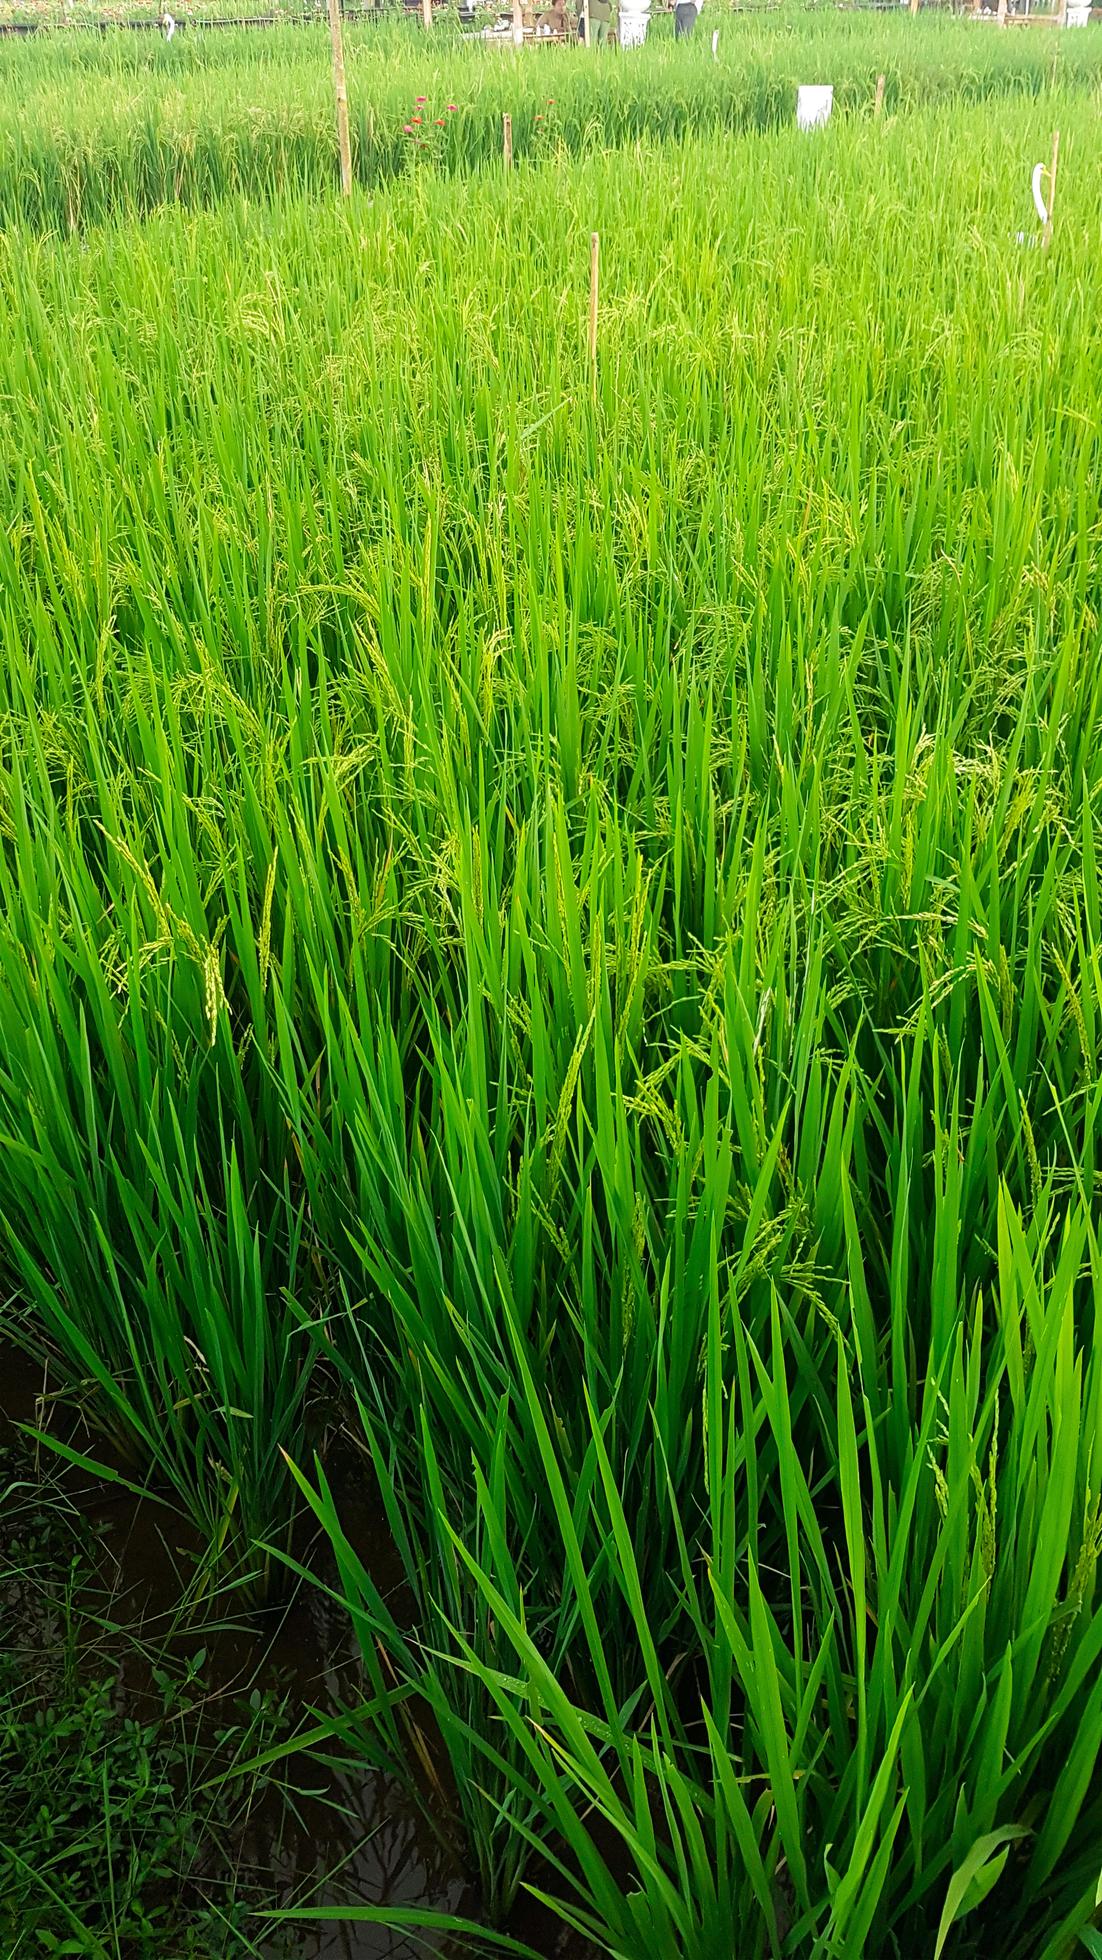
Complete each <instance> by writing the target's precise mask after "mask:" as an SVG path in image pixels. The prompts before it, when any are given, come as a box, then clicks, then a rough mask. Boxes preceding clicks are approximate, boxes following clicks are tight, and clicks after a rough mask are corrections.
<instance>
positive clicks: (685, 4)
mask: <svg viewBox="0 0 1102 1960" xmlns="http://www.w3.org/2000/svg"><path fill="white" fill-rule="evenodd" d="M699 12H700V7H699V6H698V4H697V0H677V5H676V6H675V8H674V10H673V31H674V35H675V37H676V39H677V40H679V41H683V40H684V39H685V36H686V35H687V34H691V33H692V31H693V28H694V27H695V26H696V17H697V15H698V13H699Z"/></svg>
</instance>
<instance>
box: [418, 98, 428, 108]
mask: <svg viewBox="0 0 1102 1960" xmlns="http://www.w3.org/2000/svg"><path fill="white" fill-rule="evenodd" d="M427 101H428V97H427V96H426V95H419V96H417V98H416V106H417V108H420V106H421V104H422V102H427Z"/></svg>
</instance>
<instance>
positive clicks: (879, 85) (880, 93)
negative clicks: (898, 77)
mask: <svg viewBox="0 0 1102 1960" xmlns="http://www.w3.org/2000/svg"><path fill="white" fill-rule="evenodd" d="M876 113H877V115H878V116H882V115H883V113H884V77H883V75H878V76H877V77H876Z"/></svg>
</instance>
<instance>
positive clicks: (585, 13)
mask: <svg viewBox="0 0 1102 1960" xmlns="http://www.w3.org/2000/svg"><path fill="white" fill-rule="evenodd" d="M582 39H583V41H584V42H585V44H586V47H587V48H588V46H589V0H582Z"/></svg>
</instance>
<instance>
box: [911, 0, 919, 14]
mask: <svg viewBox="0 0 1102 1960" xmlns="http://www.w3.org/2000/svg"><path fill="white" fill-rule="evenodd" d="M911 12H912V14H917V12H918V0H911Z"/></svg>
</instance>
